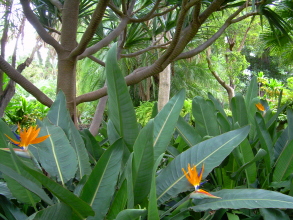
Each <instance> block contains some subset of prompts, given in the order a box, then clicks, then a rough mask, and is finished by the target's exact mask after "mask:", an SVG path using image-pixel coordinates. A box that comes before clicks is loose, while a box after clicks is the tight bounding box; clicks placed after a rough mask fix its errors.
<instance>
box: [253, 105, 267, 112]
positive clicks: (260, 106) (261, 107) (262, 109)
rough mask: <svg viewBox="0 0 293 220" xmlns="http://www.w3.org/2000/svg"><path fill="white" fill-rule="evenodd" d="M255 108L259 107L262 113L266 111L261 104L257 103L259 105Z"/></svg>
mask: <svg viewBox="0 0 293 220" xmlns="http://www.w3.org/2000/svg"><path fill="white" fill-rule="evenodd" d="M255 106H256V107H257V109H258V110H260V111H262V112H263V111H264V110H265V107H264V106H263V105H262V104H261V103H257V104H255Z"/></svg>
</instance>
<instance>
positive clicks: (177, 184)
mask: <svg viewBox="0 0 293 220" xmlns="http://www.w3.org/2000/svg"><path fill="white" fill-rule="evenodd" d="M248 132H249V126H246V127H244V128H240V129H237V130H234V131H230V132H227V133H225V134H222V135H219V136H216V137H214V138H211V139H208V140H206V141H203V142H201V143H199V144H197V145H195V146H193V147H192V148H190V149H188V150H186V151H184V152H183V153H181V154H180V155H178V156H177V157H176V158H175V159H174V160H173V161H171V162H170V163H169V164H168V166H167V167H166V168H164V169H163V170H162V172H161V173H160V174H159V176H158V177H157V180H156V182H157V199H158V203H159V204H161V203H164V202H165V201H167V200H169V199H170V198H172V197H175V196H176V195H178V194H179V193H180V192H183V191H186V190H188V189H189V188H190V184H189V183H188V181H187V180H186V179H185V176H184V174H183V172H182V168H185V169H186V168H187V166H188V163H189V164H191V165H195V166H198V167H201V166H202V164H204V166H205V169H204V173H203V178H205V177H206V176H207V175H208V174H209V173H210V172H211V171H212V170H213V169H214V168H215V167H216V166H218V165H219V164H220V163H221V162H222V161H223V160H224V159H225V158H226V157H227V156H228V155H229V154H230V153H231V152H232V150H233V149H234V148H235V147H236V146H238V145H239V144H240V143H241V142H242V141H243V139H244V138H245V137H246V136H247V134H248Z"/></svg>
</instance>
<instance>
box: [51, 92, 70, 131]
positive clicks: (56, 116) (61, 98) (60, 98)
mask: <svg viewBox="0 0 293 220" xmlns="http://www.w3.org/2000/svg"><path fill="white" fill-rule="evenodd" d="M47 117H48V119H49V120H50V121H51V122H52V123H53V124H54V125H57V126H59V127H61V128H62V129H63V131H64V132H65V133H66V135H67V136H68V137H69V131H70V129H69V127H70V126H69V122H70V120H71V118H70V116H69V113H68V110H67V108H66V98H65V95H64V93H63V92H62V91H59V92H58V94H57V97H56V100H55V101H54V103H53V104H52V105H51V107H50V110H49V112H48V114H47Z"/></svg>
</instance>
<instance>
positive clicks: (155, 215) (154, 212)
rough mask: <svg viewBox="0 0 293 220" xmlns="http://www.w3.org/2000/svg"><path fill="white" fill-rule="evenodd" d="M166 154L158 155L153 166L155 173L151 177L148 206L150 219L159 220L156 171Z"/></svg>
mask: <svg viewBox="0 0 293 220" xmlns="http://www.w3.org/2000/svg"><path fill="white" fill-rule="evenodd" d="M163 156H164V154H161V156H159V157H158V159H157V161H156V162H155V164H154V167H153V173H152V177H151V191H150V196H149V206H148V219H152V220H159V219H160V217H159V210H158V204H157V192H156V171H157V168H158V166H159V164H160V162H161V160H162V158H163Z"/></svg>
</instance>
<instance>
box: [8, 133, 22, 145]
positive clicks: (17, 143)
mask: <svg viewBox="0 0 293 220" xmlns="http://www.w3.org/2000/svg"><path fill="white" fill-rule="evenodd" d="M4 135H5V136H6V137H7V138H8V139H9V140H10V141H11V142H12V143H14V144H16V145H19V144H20V142H19V141H15V140H13V139H12V138H11V137H9V136H8V135H7V134H4Z"/></svg>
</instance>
